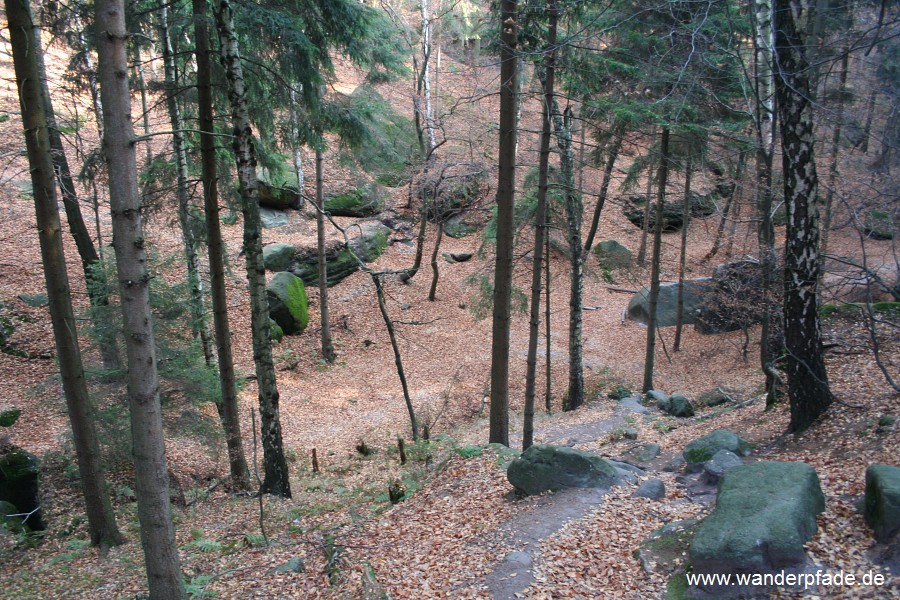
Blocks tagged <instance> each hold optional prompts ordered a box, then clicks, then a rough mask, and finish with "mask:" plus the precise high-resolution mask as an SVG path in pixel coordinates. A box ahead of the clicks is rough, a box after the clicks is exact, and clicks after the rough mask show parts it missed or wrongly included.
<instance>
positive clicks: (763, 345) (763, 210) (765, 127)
mask: <svg viewBox="0 0 900 600" xmlns="http://www.w3.org/2000/svg"><path fill="white" fill-rule="evenodd" d="M753 10H754V11H755V19H754V21H753V23H754V25H755V27H754V29H755V31H754V38H753V42H754V53H753V62H754V71H755V74H756V77H755V89H754V91H755V106H754V113H755V115H754V123H755V129H756V211H757V215H758V218H759V225H758V227H757V241H758V243H759V256H760V261H759V263H760V270H761V272H762V297H763V307H762V310H763V313H762V324H761V325H762V326H761V332H760V348H759V362H760V367H761V368H762V371H763V374H764V376H765V387H766V406H767V407H768V408H771V407H773V406H774V405H775V404H776V403H777V401H778V384H779V381H780V376H779V375H778V373H777V371H776V370H775V362H776V361H777V359H778V357H779V356H780V354H781V352H780V351H779V346H780V345H781V342H780V340H781V334H780V329H781V328H780V327H777V325H778V320H779V318H778V315H777V314H775V313H774V311H773V310H772V306H773V305H774V302H773V299H772V292H773V290H774V288H775V263H776V261H775V227H774V224H773V222H772V204H773V202H774V194H773V190H772V161H773V157H774V155H775V96H774V81H773V71H772V66H773V59H774V51H775V32H774V30H773V29H772V4H771V2H770V1H769V0H755V2H754V4H753ZM741 157H742V158H743V154H741ZM741 164H742V165H743V163H741Z"/></svg>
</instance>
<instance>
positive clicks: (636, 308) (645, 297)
mask: <svg viewBox="0 0 900 600" xmlns="http://www.w3.org/2000/svg"><path fill="white" fill-rule="evenodd" d="M711 285H712V280H711V279H709V278H706V277H702V278H699V279H688V280H687V281H685V282H684V309H683V312H682V323H684V324H685V325H693V324H694V323H696V322H697V317H698V315H699V314H700V307H701V306H702V305H703V302H704V297H705V295H706V294H707V292H708V290H709V288H710V286H711ZM678 287H679V286H678V283H677V282H676V283H664V284H662V285H660V286H659V301H658V302H657V305H656V324H657V326H658V327H674V326H675V325H676V324H677V323H678ZM628 318H629V319H631V320H632V321H637V322H638V323H641V324H643V325H646V324H647V322H648V321H649V320H650V288H641V290H640V291H639V292H638V293H637V294H635V295H634V297H633V298H632V299H631V302H629V303H628Z"/></svg>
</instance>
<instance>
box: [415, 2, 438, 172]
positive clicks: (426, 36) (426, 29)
mask: <svg viewBox="0 0 900 600" xmlns="http://www.w3.org/2000/svg"><path fill="white" fill-rule="evenodd" d="M419 9H420V11H421V13H422V75H421V77H422V95H423V96H424V100H425V115H424V117H425V137H426V146H425V151H426V152H425V155H426V157H429V156H431V153H432V152H434V148H435V146H436V145H437V144H436V142H435V136H434V108H433V107H432V104H431V75H430V72H429V70H430V66H431V21H430V19H429V17H428V0H419Z"/></svg>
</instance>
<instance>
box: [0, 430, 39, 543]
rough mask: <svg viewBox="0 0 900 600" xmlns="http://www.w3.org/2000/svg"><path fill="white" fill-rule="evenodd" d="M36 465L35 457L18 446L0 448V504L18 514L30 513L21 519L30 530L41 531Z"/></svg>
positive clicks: (37, 465) (37, 469) (37, 468)
mask: <svg viewBox="0 0 900 600" xmlns="http://www.w3.org/2000/svg"><path fill="white" fill-rule="evenodd" d="M39 465H40V463H39V461H38V459H37V457H36V456H35V455H33V454H31V453H30V452H27V451H25V450H23V449H22V448H19V447H18V446H13V445H6V446H4V447H2V448H0V501H5V502H8V503H10V504H12V505H13V506H15V507H16V508H18V509H19V512H20V513H32V514H31V515H29V516H28V517H27V518H26V519H24V523H25V524H26V525H27V526H28V527H30V528H31V529H32V530H42V529H44V522H43V518H42V516H41V510H40V506H41V500H40V497H39V495H38V479H39Z"/></svg>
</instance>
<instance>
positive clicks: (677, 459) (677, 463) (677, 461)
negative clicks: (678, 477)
mask: <svg viewBox="0 0 900 600" xmlns="http://www.w3.org/2000/svg"><path fill="white" fill-rule="evenodd" d="M685 464H687V463H686V462H685V460H684V458H683V457H682V456H680V455H679V456H674V457H672V460H670V461H669V462H667V463H666V464H665V465H664V466H663V471H664V472H666V473H675V472H677V471H680V470H681V469H682V468H684V466H685Z"/></svg>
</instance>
